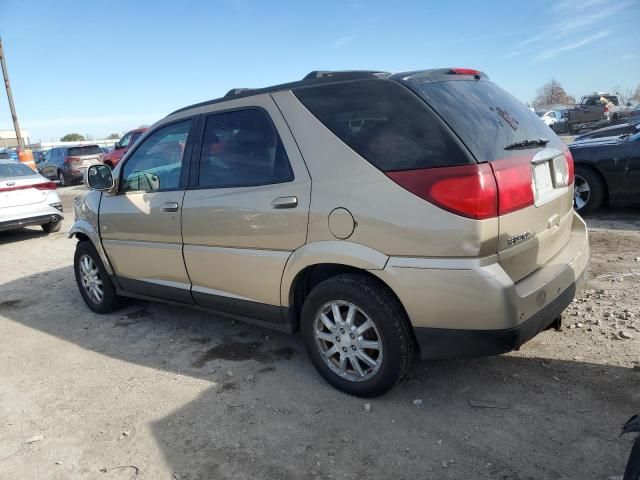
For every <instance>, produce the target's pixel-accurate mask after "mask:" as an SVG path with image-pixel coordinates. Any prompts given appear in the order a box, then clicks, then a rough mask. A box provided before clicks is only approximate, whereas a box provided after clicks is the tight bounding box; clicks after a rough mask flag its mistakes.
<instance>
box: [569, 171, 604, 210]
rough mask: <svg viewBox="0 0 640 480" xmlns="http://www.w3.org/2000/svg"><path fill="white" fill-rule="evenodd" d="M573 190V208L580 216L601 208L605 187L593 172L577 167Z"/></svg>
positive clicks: (598, 176)
mask: <svg viewBox="0 0 640 480" xmlns="http://www.w3.org/2000/svg"><path fill="white" fill-rule="evenodd" d="M573 188H574V190H573V192H574V193H573V207H574V208H575V210H576V211H577V212H578V213H579V214H580V215H589V214H590V213H592V212H593V211H595V210H597V209H598V208H600V207H601V206H602V204H603V202H604V197H605V192H606V187H605V185H604V182H603V181H602V178H601V177H600V175H599V174H598V173H597V172H595V171H594V170H592V169H590V168H586V167H580V166H577V167H576V173H575V182H574V185H573Z"/></svg>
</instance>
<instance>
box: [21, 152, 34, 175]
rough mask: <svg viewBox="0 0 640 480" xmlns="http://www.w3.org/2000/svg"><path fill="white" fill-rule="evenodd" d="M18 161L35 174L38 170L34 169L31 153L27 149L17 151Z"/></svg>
mask: <svg viewBox="0 0 640 480" xmlns="http://www.w3.org/2000/svg"><path fill="white" fill-rule="evenodd" d="M18 160H20V162H21V163H24V164H25V165H26V166H27V167H29V168H30V169H31V170H34V171H36V172H37V171H38V169H37V168H36V162H34V160H33V152H32V151H31V150H29V149H27V150H21V151H19V152H18Z"/></svg>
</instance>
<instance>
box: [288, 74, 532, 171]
mask: <svg viewBox="0 0 640 480" xmlns="http://www.w3.org/2000/svg"><path fill="white" fill-rule="evenodd" d="M293 93H294V94H295V95H296V96H297V97H298V99H299V100H300V101H301V102H302V103H303V105H304V106H305V107H306V108H307V109H308V110H309V111H310V112H311V113H312V114H313V115H314V116H315V117H316V118H317V119H318V120H320V121H321V122H322V123H323V124H324V125H325V126H326V127H327V128H328V129H329V130H331V132H333V134H334V135H336V136H337V137H338V138H340V140H342V141H343V142H344V143H346V144H347V145H348V146H349V147H351V148H352V149H353V150H355V151H356V152H357V153H358V154H359V155H360V156H361V157H363V158H364V159H366V160H367V161H369V162H370V163H371V164H373V165H374V166H375V167H376V168H378V169H380V170H382V171H383V172H387V171H394V170H412V169H416V168H428V167H440V166H448V165H461V164H467V163H470V162H471V160H470V159H469V158H468V156H467V155H466V154H465V153H464V152H463V150H462V148H461V147H460V146H459V145H458V143H456V141H455V139H454V138H453V136H452V135H451V134H450V133H449V131H448V130H447V128H446V127H445V126H444V125H443V124H442V122H441V121H440V120H439V119H438V118H437V117H436V116H435V115H434V114H433V112H431V111H430V110H429V108H428V107H427V105H425V103H424V102H423V101H421V100H420V99H419V98H418V97H417V96H416V95H415V94H414V93H412V92H411V91H410V90H409V89H408V88H406V87H404V86H403V85H400V84H399V83H396V82H392V81H385V80H365V81H357V82H345V83H337V84H331V85H323V86H319V87H308V88H301V89H298V90H295V91H294V92H293ZM538 121H540V120H538Z"/></svg>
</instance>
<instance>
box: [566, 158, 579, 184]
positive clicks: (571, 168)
mask: <svg viewBox="0 0 640 480" xmlns="http://www.w3.org/2000/svg"><path fill="white" fill-rule="evenodd" d="M564 158H566V159H567V170H568V171H569V180H568V181H567V184H568V185H571V184H572V183H573V181H574V179H575V176H576V174H575V167H574V166H573V155H571V151H570V150H566V151H565V152H564Z"/></svg>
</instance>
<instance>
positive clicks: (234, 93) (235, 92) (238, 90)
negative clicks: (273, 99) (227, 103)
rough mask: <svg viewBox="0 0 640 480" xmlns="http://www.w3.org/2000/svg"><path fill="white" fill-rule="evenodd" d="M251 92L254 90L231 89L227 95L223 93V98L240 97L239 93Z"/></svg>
mask: <svg viewBox="0 0 640 480" xmlns="http://www.w3.org/2000/svg"><path fill="white" fill-rule="evenodd" d="M251 90H256V89H255V88H232V89H231V90H229V91H228V92H227V93H225V95H224V96H225V97H234V96H236V95H240V94H241V93H247V92H250V91H251Z"/></svg>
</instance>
